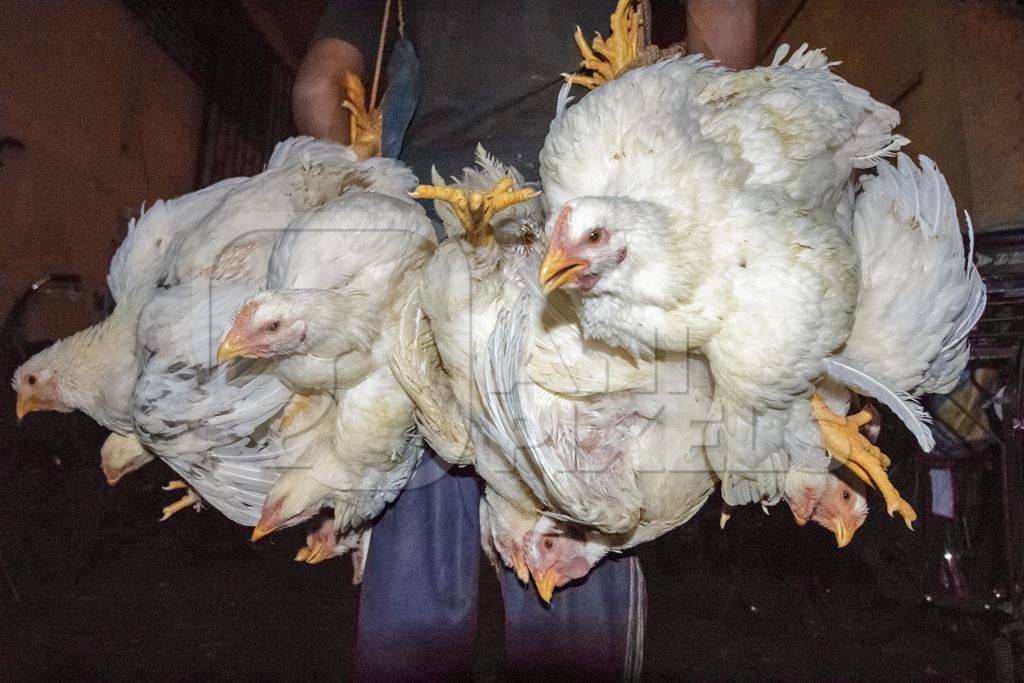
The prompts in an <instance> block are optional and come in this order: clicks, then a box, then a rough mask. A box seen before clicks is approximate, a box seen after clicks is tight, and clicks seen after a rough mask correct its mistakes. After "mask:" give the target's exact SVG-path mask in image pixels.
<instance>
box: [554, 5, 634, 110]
mask: <svg viewBox="0 0 1024 683" xmlns="http://www.w3.org/2000/svg"><path fill="white" fill-rule="evenodd" d="M609 25H610V28H611V32H610V33H609V34H608V40H605V39H604V38H602V37H601V34H598V35H596V36H595V37H594V42H593V44H592V45H587V41H586V40H584V38H583V32H582V31H581V30H580V28H579V27H578V26H577V27H576V33H575V34H574V35H573V37H574V38H575V40H576V46H577V47H578V48H579V50H580V55H582V57H583V60H582V61H581V62H580V67H581V68H582V69H586V70H588V71H590V72H591V73H590V74H589V75H587V74H562V76H563V77H564V78H565V79H566V80H567V81H569V82H570V83H574V84H576V85H582V86H583V87H585V88H588V89H590V90H593V89H594V88H596V87H598V86H601V85H604V84H605V83H607V82H608V81H611V80H614V79H615V78H617V77H618V76H620V75H621V74H622V72H623V71H625V69H626V67H628V66H629V65H630V64H632V63H633V62H634V61H635V60H636V58H637V56H638V55H639V54H640V50H641V48H642V46H641V44H640V43H641V31H640V15H639V13H638V12H637V11H636V9H635V8H634V7H633V0H619V3H618V4H617V5H616V6H615V12H614V13H613V14H612V16H611V21H610V22H609Z"/></svg>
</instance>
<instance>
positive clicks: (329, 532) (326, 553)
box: [295, 519, 338, 564]
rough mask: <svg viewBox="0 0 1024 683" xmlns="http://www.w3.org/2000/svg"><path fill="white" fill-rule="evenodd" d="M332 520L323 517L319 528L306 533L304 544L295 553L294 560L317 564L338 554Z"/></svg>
mask: <svg viewBox="0 0 1024 683" xmlns="http://www.w3.org/2000/svg"><path fill="white" fill-rule="evenodd" d="M337 544H338V541H337V538H336V533H335V531H334V520H333V519H325V520H324V522H323V524H321V525H320V528H319V529H317V530H316V531H314V532H312V533H310V534H307V535H306V545H305V546H304V547H303V548H301V549H300V550H299V552H298V553H297V554H296V555H295V561H296V562H305V563H307V564H319V563H320V562H323V561H324V560H329V559H331V558H332V557H337V556H338V550H337Z"/></svg>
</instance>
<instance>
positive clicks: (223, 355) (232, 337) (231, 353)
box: [217, 330, 245, 365]
mask: <svg viewBox="0 0 1024 683" xmlns="http://www.w3.org/2000/svg"><path fill="white" fill-rule="evenodd" d="M238 336H239V335H236V334H235V331H234V330H232V331H231V332H229V333H228V336H227V337H225V339H224V341H223V342H221V345H220V347H218V348H217V364H218V365H220V364H221V363H223V362H225V361H229V360H231V359H232V358H237V357H238V356H243V355H245V347H244V346H243V345H242V344H241V343H239V342H240V340H239V339H238Z"/></svg>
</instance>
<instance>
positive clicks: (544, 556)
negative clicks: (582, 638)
mask: <svg viewBox="0 0 1024 683" xmlns="http://www.w3.org/2000/svg"><path fill="white" fill-rule="evenodd" d="M553 299H554V300H552V301H545V299H544V297H543V296H542V295H540V294H539V293H534V292H530V291H526V292H524V293H523V294H522V296H521V299H520V301H519V302H517V304H516V306H515V307H514V308H513V309H512V310H511V311H509V313H508V314H506V315H505V316H503V317H502V319H500V320H499V321H498V325H497V326H496V327H495V330H494V334H493V336H492V338H491V347H490V362H489V364H488V365H487V366H486V367H485V368H484V377H483V378H482V379H481V383H482V384H484V386H485V387H486V390H485V392H484V396H485V397H486V402H485V406H486V410H487V415H489V416H490V419H489V420H488V421H487V424H489V425H494V426H493V427H492V428H490V429H488V433H489V434H490V435H491V437H492V440H493V442H494V443H495V444H497V445H498V447H499V448H501V449H502V451H503V454H504V456H505V459H506V460H507V461H508V462H510V463H513V464H514V465H515V467H516V472H517V473H518V474H519V475H520V476H521V478H522V479H523V481H525V482H526V483H527V484H528V486H529V487H530V489H531V491H532V492H533V493H534V494H535V495H536V497H537V498H538V499H539V500H540V501H542V502H543V504H544V513H545V514H544V516H543V517H542V518H541V519H540V520H539V521H538V523H537V524H536V525H535V527H534V529H533V530H532V532H531V533H530V534H528V535H527V538H526V542H525V543H526V553H527V555H526V562H527V567H528V568H529V570H530V573H531V574H532V576H533V577H534V580H535V582H536V585H537V590H538V592H539V593H540V595H541V597H543V598H544V599H545V600H548V601H550V600H551V595H552V593H553V591H554V590H555V588H557V587H559V586H562V585H565V584H566V583H568V582H569V581H571V580H574V579H578V578H580V577H582V576H585V575H586V574H587V573H588V572H589V571H590V569H591V568H592V567H593V566H594V565H595V564H596V563H597V562H598V561H600V560H601V558H603V557H604V556H605V555H606V554H607V553H609V552H613V551H622V550H626V549H629V548H633V547H635V546H637V545H639V544H641V543H645V542H647V541H651V540H653V539H655V538H657V537H659V536H661V535H662V534H664V533H666V532H668V531H670V530H672V529H674V528H676V527H678V526H680V525H681V524H683V523H685V522H686V521H688V520H689V519H690V518H691V517H692V516H693V515H694V514H695V513H696V512H697V511H698V510H699V509H700V508H701V506H702V505H703V504H704V502H705V501H706V500H707V499H708V496H709V495H710V494H711V492H712V491H713V490H714V487H715V483H716V480H715V478H714V476H713V474H712V473H711V471H710V467H709V466H708V463H707V460H706V458H705V454H704V444H703V439H704V427H705V425H706V423H707V418H708V412H709V410H710V408H711V400H712V399H711V381H710V373H709V371H708V368H707V365H706V363H705V362H704V360H703V359H700V358H698V357H687V356H686V354H682V353H668V354H664V355H663V357H661V358H658V359H656V360H651V361H637V362H634V361H633V359H631V358H630V357H629V356H628V355H627V354H626V353H625V352H623V351H622V350H621V349H616V348H613V347H610V346H608V345H606V344H604V343H602V342H598V341H593V340H587V339H585V338H584V336H583V334H582V331H581V326H580V324H579V320H578V319H576V318H575V317H574V316H573V313H572V306H571V305H569V302H568V301H567V300H566V298H562V297H557V298H555V297H553ZM567 522H568V523H567Z"/></svg>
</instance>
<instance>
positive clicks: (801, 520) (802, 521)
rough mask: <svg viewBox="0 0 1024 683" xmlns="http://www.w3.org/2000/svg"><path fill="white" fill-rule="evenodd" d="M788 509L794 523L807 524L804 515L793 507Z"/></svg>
mask: <svg viewBox="0 0 1024 683" xmlns="http://www.w3.org/2000/svg"><path fill="white" fill-rule="evenodd" d="M789 511H790V512H792V513H793V519H795V520H796V523H797V524H798V525H799V526H803V525H805V524H807V518H806V517H801V516H800V514H799V513H798V512H797V511H796V510H794V509H793V508H790V509H789Z"/></svg>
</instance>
